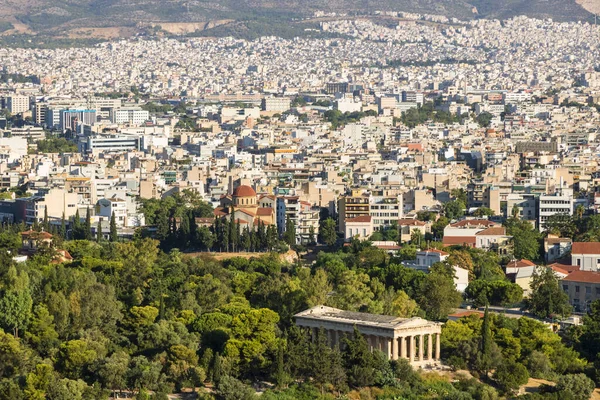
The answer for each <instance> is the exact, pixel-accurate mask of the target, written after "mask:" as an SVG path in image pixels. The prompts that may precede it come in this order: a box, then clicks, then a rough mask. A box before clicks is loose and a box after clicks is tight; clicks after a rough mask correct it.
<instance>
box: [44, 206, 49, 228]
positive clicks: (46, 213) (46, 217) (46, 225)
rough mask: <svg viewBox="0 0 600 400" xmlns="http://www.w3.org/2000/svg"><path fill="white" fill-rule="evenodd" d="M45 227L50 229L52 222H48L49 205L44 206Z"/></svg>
mask: <svg viewBox="0 0 600 400" xmlns="http://www.w3.org/2000/svg"><path fill="white" fill-rule="evenodd" d="M43 228H44V230H45V231H46V232H48V231H49V230H50V223H49V222H48V206H45V207H44V223H43Z"/></svg>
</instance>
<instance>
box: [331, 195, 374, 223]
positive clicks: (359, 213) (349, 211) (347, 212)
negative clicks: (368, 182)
mask: <svg viewBox="0 0 600 400" xmlns="http://www.w3.org/2000/svg"><path fill="white" fill-rule="evenodd" d="M369 200H370V196H369V195H368V194H367V193H365V192H364V190H362V189H352V191H351V194H350V195H348V196H343V197H341V198H340V199H339V200H338V212H339V221H338V229H339V231H340V232H346V226H345V225H346V220H349V219H354V218H357V217H366V216H370V212H371V211H370V210H371V207H370V204H369ZM369 223H370V224H371V226H372V222H371V221H369Z"/></svg>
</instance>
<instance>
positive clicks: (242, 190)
mask: <svg viewBox="0 0 600 400" xmlns="http://www.w3.org/2000/svg"><path fill="white" fill-rule="evenodd" d="M233 197H256V192H255V191H254V189H252V187H250V186H248V185H240V186H238V187H236V188H235V190H234V191H233Z"/></svg>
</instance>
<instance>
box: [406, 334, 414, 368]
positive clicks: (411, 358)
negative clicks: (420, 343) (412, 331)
mask: <svg viewBox="0 0 600 400" xmlns="http://www.w3.org/2000/svg"><path fill="white" fill-rule="evenodd" d="M408 361H409V362H410V363H411V364H412V363H413V362H415V337H414V336H409V337H408Z"/></svg>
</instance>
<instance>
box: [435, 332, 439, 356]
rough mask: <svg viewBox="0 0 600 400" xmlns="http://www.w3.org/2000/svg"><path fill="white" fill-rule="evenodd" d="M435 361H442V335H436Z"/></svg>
mask: <svg viewBox="0 0 600 400" xmlns="http://www.w3.org/2000/svg"><path fill="white" fill-rule="evenodd" d="M435 359H436V360H439V359H440V334H439V333H436V334H435Z"/></svg>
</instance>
